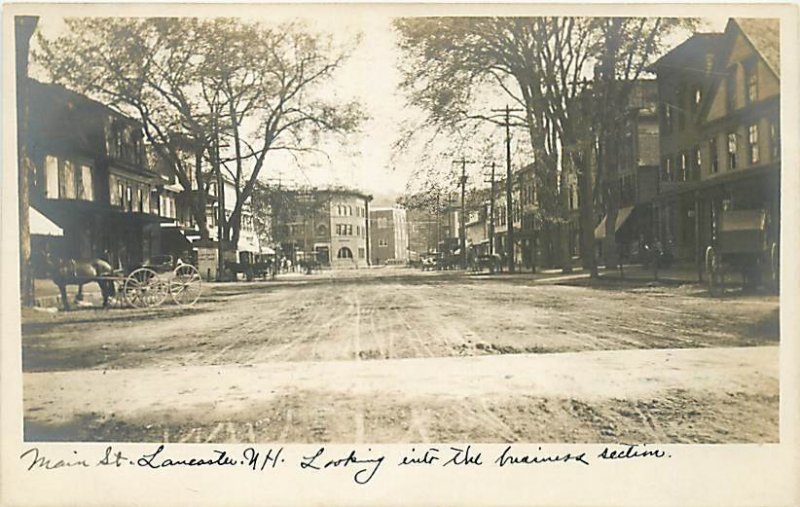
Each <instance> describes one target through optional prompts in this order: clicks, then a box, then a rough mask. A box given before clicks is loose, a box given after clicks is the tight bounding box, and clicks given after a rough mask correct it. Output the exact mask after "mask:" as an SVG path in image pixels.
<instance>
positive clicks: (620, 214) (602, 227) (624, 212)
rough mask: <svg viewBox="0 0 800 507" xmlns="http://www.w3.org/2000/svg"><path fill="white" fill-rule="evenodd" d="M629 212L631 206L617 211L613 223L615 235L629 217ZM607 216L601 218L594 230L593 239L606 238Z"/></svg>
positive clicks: (631, 210)
mask: <svg viewBox="0 0 800 507" xmlns="http://www.w3.org/2000/svg"><path fill="white" fill-rule="evenodd" d="M631 212H633V206H628V207H627V208H620V209H619V210H618V211H617V220H616V222H615V223H614V232H615V233H616V232H617V231H619V229H620V227H622V226H623V225H624V224H625V221H626V220H628V217H630V216H631ZM607 218H608V215H606V216H604V217H603V220H601V221H600V224H598V226H597V227H595V228H594V239H596V240H602V239H605V238H606V219H607Z"/></svg>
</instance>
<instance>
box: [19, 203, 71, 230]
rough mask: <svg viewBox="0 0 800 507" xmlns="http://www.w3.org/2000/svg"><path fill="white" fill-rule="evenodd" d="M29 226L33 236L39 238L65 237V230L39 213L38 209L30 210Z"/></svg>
mask: <svg viewBox="0 0 800 507" xmlns="http://www.w3.org/2000/svg"><path fill="white" fill-rule="evenodd" d="M28 210H29V211H28V226H29V227H30V233H31V234H37V235H39V236H63V235H64V230H63V229H61V227H59V226H57V225H56V224H54V223H53V222H52V221H51V220H50V219H49V218H47V217H46V216H44V215H42V214H41V213H39V211H37V210H36V208H33V207H31V208H29V209H28Z"/></svg>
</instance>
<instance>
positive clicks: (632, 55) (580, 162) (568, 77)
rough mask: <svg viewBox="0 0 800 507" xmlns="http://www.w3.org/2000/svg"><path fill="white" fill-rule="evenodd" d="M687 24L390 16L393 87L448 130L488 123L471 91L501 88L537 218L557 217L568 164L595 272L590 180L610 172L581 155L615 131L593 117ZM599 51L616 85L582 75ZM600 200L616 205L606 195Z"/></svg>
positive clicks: (623, 97) (614, 102)
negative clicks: (396, 73)
mask: <svg viewBox="0 0 800 507" xmlns="http://www.w3.org/2000/svg"><path fill="white" fill-rule="evenodd" d="M609 20H614V21H609ZM691 23H692V22H691V21H685V20H674V19H664V18H608V19H607V18H576V17H561V18H558V17H549V18H548V17H542V18H498V17H492V18H489V17H487V18H466V17H464V18H408V19H400V20H398V21H397V22H396V24H395V26H396V28H397V30H398V32H399V33H400V35H401V42H400V46H401V48H402V49H403V52H404V54H405V56H406V59H405V64H404V68H403V72H404V82H403V87H404V88H405V89H406V91H407V93H408V97H409V100H410V102H411V103H412V104H414V105H416V106H419V107H421V108H422V109H423V110H425V111H427V113H428V117H427V121H428V122H429V123H431V124H435V125H439V126H447V127H452V126H455V125H458V124H460V123H463V122H469V121H475V120H483V121H487V120H488V121H495V120H494V119H493V118H492V117H491V116H487V115H486V114H485V113H481V112H479V110H478V109H477V108H476V107H475V106H476V104H479V103H480V100H479V99H480V97H481V95H482V94H484V95H485V94H486V93H490V92H491V91H492V90H495V91H502V92H503V93H504V94H505V95H507V97H508V98H510V99H511V100H512V103H514V104H515V105H516V106H518V107H520V108H521V109H522V110H523V111H524V113H523V114H522V115H521V116H518V117H516V118H515V120H516V126H518V127H523V128H525V130H526V132H527V134H528V140H529V142H530V145H531V149H532V155H533V159H534V163H535V164H536V166H535V167H536V170H535V180H536V185H537V196H538V198H539V210H538V214H539V216H540V218H541V220H542V221H543V222H544V223H548V222H551V223H558V222H559V221H560V220H563V218H564V211H565V209H564V202H565V200H564V196H563V193H562V189H563V188H564V185H563V183H564V182H563V178H564V175H565V174H566V171H565V169H566V168H567V167H570V166H577V167H576V171H577V173H578V176H579V182H580V185H579V186H580V188H581V193H582V194H583V195H582V198H581V203H582V211H583V212H582V215H581V216H582V218H581V222H582V224H581V225H582V229H583V231H584V240H583V242H582V243H583V248H582V251H583V254H584V256H585V259H584V260H587V259H586V257H588V258H589V259H588V260H589V262H588V264H589V265H590V267H591V270H592V272H593V274H596V268H595V266H594V258H593V250H594V248H593V240H590V239H589V236H588V234H589V233H590V231H593V229H594V216H595V213H594V212H593V211H592V209H593V206H594V201H595V198H594V197H595V194H596V193H597V192H595V191H593V190H592V179H593V178H594V177H596V178H597V179H598V181H599V183H600V185H602V186H603V188H607V187H606V186H605V185H604V183H605V182H606V181H608V180H609V177H612V178H613V177H614V175H613V174H612V175H610V176H609V175H607V174H604V173H605V172H608V171H613V170H614V169H613V168H612V167H611V165H610V164H609V163H608V162H606V163H604V164H599V165H597V174H596V175H593V174H591V173H590V167H589V159H590V158H591V157H592V155H591V150H592V149H593V147H594V146H595V144H596V143H595V142H594V139H595V138H596V137H597V136H598V135H599V134H598V131H599V130H601V129H605V130H608V129H610V128H616V127H614V126H613V125H612V124H611V123H610V122H608V121H605V122H599V121H598V120H599V119H601V118H608V115H609V114H611V113H612V112H614V115H616V112H617V111H619V108H621V107H623V105H624V104H626V103H627V100H628V96H629V94H630V91H631V88H632V83H633V81H635V80H636V79H638V77H639V75H640V74H641V73H642V72H643V70H644V69H645V68H646V66H647V64H648V63H649V62H650V61H651V60H652V58H653V57H654V56H656V55H657V54H658V53H659V51H660V49H661V46H662V44H663V38H664V35H666V34H667V33H669V32H670V31H672V30H674V29H676V28H679V27H686V26H691ZM615 42H616V43H615ZM609 55H613V58H612V59H613V62H614V64H613V65H612V67H611V68H613V72H612V73H611V74H609V73H608V72H607V73H606V74H605V76H606V77H609V76H610V75H613V76H615V79H616V80H617V81H619V82H620V83H624V84H622V85H621V86H616V87H614V86H608V85H607V83H608V82H611V81H612V80H611V79H604V81H603V83H602V84H598V83H592V82H591V81H590V80H589V79H588V78H589V77H591V71H592V70H593V69H594V67H596V66H598V65H599V64H600V63H604V62H607V61H609ZM596 93H600V95H599V96H600V97H602V98H603V100H602V104H600V105H599V106H598V105H597V104H596V103H594V102H593V101H591V100H587V97H588V96H591V95H593V94H596ZM476 111H478V112H476ZM612 117H613V115H612ZM601 137H603V138H604V139H611V138H614V136H608V135H607V134H602V136H601ZM565 157H568V158H565ZM612 186H613V185H612ZM596 188H597V187H596ZM590 196H591V197H590ZM605 197H606V202H609V203H610V205H611V206H612V207H613V206H614V205H616V204H615V202H614V197H615V196H614V195H610V196H605ZM612 223H613V222H612Z"/></svg>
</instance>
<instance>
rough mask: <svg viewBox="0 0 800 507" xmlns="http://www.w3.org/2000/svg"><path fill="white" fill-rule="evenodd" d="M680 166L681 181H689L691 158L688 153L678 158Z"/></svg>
mask: <svg viewBox="0 0 800 507" xmlns="http://www.w3.org/2000/svg"><path fill="white" fill-rule="evenodd" d="M678 163H679V164H680V181H689V175H688V174H687V173H688V171H689V156H688V155H687V154H686V153H681V155H680V157H679V158H678Z"/></svg>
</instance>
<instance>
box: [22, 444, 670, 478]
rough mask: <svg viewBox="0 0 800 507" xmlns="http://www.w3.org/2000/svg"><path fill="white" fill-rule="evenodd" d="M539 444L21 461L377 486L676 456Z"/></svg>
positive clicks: (627, 447) (161, 450)
mask: <svg viewBox="0 0 800 507" xmlns="http://www.w3.org/2000/svg"><path fill="white" fill-rule="evenodd" d="M531 447H533V446H513V445H507V446H504V448H503V450H502V451H500V452H497V450H496V449H495V448H494V447H493V448H492V452H491V453H490V452H489V451H488V450H482V449H481V447H479V446H476V445H464V446H430V447H421V448H419V449H417V447H411V449H410V450H409V451H407V452H401V453H399V457H398V456H392V457H389V456H387V455H386V454H381V453H380V452H377V451H373V450H372V448H368V449H367V450H366V451H365V450H363V449H358V450H356V449H352V450H349V451H345V452H342V451H340V450H331V449H329V448H326V447H324V446H320V447H316V448H315V450H313V451H312V452H311V453H306V452H301V453H299V455H297V456H293V457H290V456H289V455H288V453H287V451H285V450H284V448H283V447H263V448H256V447H246V448H245V449H243V450H241V451H240V450H236V451H231V450H226V449H212V450H210V451H208V452H207V453H204V454H203V455H199V456H194V457H188V458H187V457H185V456H183V454H181V455H180V456H178V455H177V454H173V455H171V454H170V452H169V450H168V449H167V447H166V446H165V445H163V444H162V445H159V446H158V447H157V448H155V449H154V450H152V451H150V452H145V453H142V454H137V455H130V456H128V455H126V454H125V453H124V452H123V451H122V450H119V449H115V448H114V447H113V446H108V447H106V448H105V451H104V453H102V454H101V455H100V456H95V457H93V458H89V457H84V456H82V455H81V454H80V453H79V452H78V451H77V450H73V451H72V453H71V455H70V456H69V457H68V458H63V457H56V456H49V455H46V454H45V453H44V451H42V450H40V449H39V448H38V447H31V448H30V449H27V450H26V451H25V452H23V453H22V454H21V455H20V457H19V459H20V461H21V462H22V464H23V466H25V467H26V469H27V470H28V471H29V472H35V471H43V470H60V469H69V468H93V467H111V468H121V467H137V468H139V469H146V470H163V469H175V468H213V467H219V468H228V469H241V470H246V471H250V472H267V471H270V470H275V469H278V468H288V467H299V469H300V470H303V471H306V472H307V473H316V474H319V473H325V472H326V471H330V470H335V469H346V470H347V471H348V472H350V473H349V474H348V475H349V476H350V477H351V478H352V480H353V482H355V483H356V484H359V485H366V484H369V483H371V482H372V481H373V480H374V479H375V478H376V477H377V476H378V475H379V471H380V470H384V469H386V468H390V467H395V468H412V467H413V468H420V467H453V468H460V467H495V468H510V467H519V466H578V467H586V466H592V465H593V464H596V463H602V462H609V461H623V460H624V461H630V460H661V459H669V458H671V457H672V456H671V454H669V453H667V452H666V451H664V450H662V449H659V448H657V447H652V446H648V445H646V444H621V445H613V446H606V447H604V448H603V450H602V451H600V452H599V453H594V452H593V453H591V454H590V453H589V452H587V451H582V452H576V451H572V452H551V451H548V450H545V449H543V448H542V447H541V446H538V447H536V449H535V451H534V452H531V451H530V448H531Z"/></svg>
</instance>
